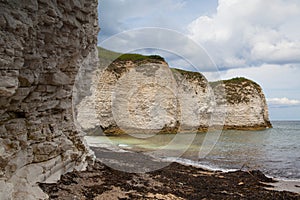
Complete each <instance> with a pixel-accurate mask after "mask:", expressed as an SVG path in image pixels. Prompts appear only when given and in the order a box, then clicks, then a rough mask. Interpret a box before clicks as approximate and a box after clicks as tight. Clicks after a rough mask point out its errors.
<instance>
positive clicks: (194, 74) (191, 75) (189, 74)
mask: <svg viewBox="0 0 300 200" xmlns="http://www.w3.org/2000/svg"><path fill="white" fill-rule="evenodd" d="M170 69H171V71H172V72H179V73H180V74H182V75H184V76H185V77H187V78H195V77H198V78H201V79H202V78H203V75H202V74H201V73H199V72H193V71H186V70H183V69H177V68H170Z"/></svg>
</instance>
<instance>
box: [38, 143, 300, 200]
mask: <svg viewBox="0 0 300 200" xmlns="http://www.w3.org/2000/svg"><path fill="white" fill-rule="evenodd" d="M91 148H92V150H93V151H94V152H95V155H96V157H97V160H96V162H95V164H94V165H89V166H88V168H87V170H86V171H82V172H78V171H73V172H70V173H67V174H66V175H63V176H62V177H61V180H59V181H58V183H49V184H47V183H40V187H41V188H42V189H43V190H44V192H46V193H47V194H48V195H49V197H50V199H56V200H60V199H68V198H71V199H95V200H99V199H202V198H208V199H241V198H243V199H300V193H298V194H297V193H293V192H288V191H277V190H270V189H266V187H268V188H271V189H274V186H272V184H274V183H275V184H276V183H278V182H276V181H275V180H274V179H272V178H268V177H266V176H265V175H264V174H263V173H261V172H260V171H258V170H254V171H234V172H221V171H211V170H205V169H202V168H196V167H193V166H190V165H182V164H179V163H170V162H169V163H167V162H164V163H165V164H167V165H166V166H165V167H164V168H161V169H157V170H155V171H149V172H147V173H128V172H126V170H125V172H124V171H119V170H116V168H117V167H121V168H122V169H126V167H128V165H127V164H126V161H130V163H132V161H135V163H134V164H136V165H135V166H129V168H128V169H130V168H132V167H133V168H134V169H136V168H139V167H144V166H143V164H144V163H141V161H142V162H144V160H143V159H149V160H151V162H153V163H154V164H161V163H162V161H157V160H153V158H150V156H144V155H143V156H141V153H137V152H113V151H110V150H108V149H104V148H94V147H91ZM130 159H134V160H130ZM103 163H105V164H103ZM107 165H111V166H110V167H108V166H107ZM146 168H147V167H146ZM272 187H273V188H272Z"/></svg>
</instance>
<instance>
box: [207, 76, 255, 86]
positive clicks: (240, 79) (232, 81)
mask: <svg viewBox="0 0 300 200" xmlns="http://www.w3.org/2000/svg"><path fill="white" fill-rule="evenodd" d="M244 82H248V83H252V84H253V85H254V86H255V87H259V88H260V86H259V85H258V84H257V83H255V82H254V81H251V80H249V79H247V78H244V77H236V78H232V79H229V80H220V81H215V82H209V84H210V86H211V87H212V88H214V87H215V86H217V85H219V84H221V83H224V84H225V85H230V84H242V83H244Z"/></svg>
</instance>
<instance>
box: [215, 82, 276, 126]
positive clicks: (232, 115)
mask: <svg viewBox="0 0 300 200" xmlns="http://www.w3.org/2000/svg"><path fill="white" fill-rule="evenodd" d="M210 85H211V86H212V88H213V90H214V93H215V94H217V91H218V89H220V88H224V89H225V95H224V96H225V101H224V98H222V97H220V96H216V102H217V104H220V105H222V104H224V105H226V117H225V122H224V127H223V129H239V130H257V129H264V128H271V127H272V125H271V123H270V120H269V114H268V106H267V103H266V99H265V95H264V93H263V91H262V88H261V87H260V86H259V85H258V84H257V83H255V82H253V81H251V80H248V79H246V78H233V79H230V80H223V81H218V82H213V83H210Z"/></svg>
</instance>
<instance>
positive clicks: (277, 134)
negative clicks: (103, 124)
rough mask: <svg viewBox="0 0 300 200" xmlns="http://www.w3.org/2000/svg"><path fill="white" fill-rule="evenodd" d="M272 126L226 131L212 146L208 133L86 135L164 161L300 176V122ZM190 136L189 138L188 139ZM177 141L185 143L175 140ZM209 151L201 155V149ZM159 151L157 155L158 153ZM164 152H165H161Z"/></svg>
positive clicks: (93, 140) (90, 139)
mask: <svg viewBox="0 0 300 200" xmlns="http://www.w3.org/2000/svg"><path fill="white" fill-rule="evenodd" d="M272 125H273V128H270V129H266V130H262V131H238V130H224V131H221V132H220V134H219V137H218V138H216V141H215V142H213V144H212V145H208V146H207V144H205V142H204V141H205V138H206V136H207V134H209V133H207V134H203V133H200V134H193V133H184V134H178V135H176V134H175V135H174V134H157V135H154V136H151V137H144V136H143V137H139V136H138V135H132V136H130V135H124V136H117V137H105V136H87V140H88V143H89V144H90V145H92V146H96V147H106V148H107V147H113V150H118V151H122V150H127V151H142V152H144V153H148V154H150V155H152V153H153V152H154V155H156V156H159V157H161V158H162V159H164V160H168V161H176V162H180V163H185V164H190V165H195V166H200V167H204V168H208V169H214V170H223V171H230V170H236V169H243V170H261V171H263V172H264V173H265V174H266V175H269V176H272V177H275V178H280V179H290V180H291V179H295V180H299V179H300V121H274V122H272ZM187 138H188V139H187ZM175 139H177V141H184V142H173V141H174V140H175ZM206 146H207V148H209V151H208V152H209V153H208V154H207V155H205V156H199V155H201V154H199V151H200V149H201V148H202V150H203V149H205V148H206ZM158 150H159V152H160V154H156V152H158ZM162 152H163V153H162Z"/></svg>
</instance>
